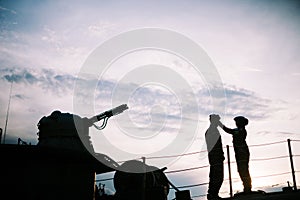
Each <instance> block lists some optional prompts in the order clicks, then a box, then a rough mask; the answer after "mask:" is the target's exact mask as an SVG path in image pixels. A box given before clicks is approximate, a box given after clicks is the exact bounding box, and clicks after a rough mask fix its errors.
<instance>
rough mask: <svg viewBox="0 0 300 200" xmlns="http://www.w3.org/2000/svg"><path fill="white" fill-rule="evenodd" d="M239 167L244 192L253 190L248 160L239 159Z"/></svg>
mask: <svg viewBox="0 0 300 200" xmlns="http://www.w3.org/2000/svg"><path fill="white" fill-rule="evenodd" d="M237 168H238V172H239V175H240V177H241V180H242V182H243V185H244V192H251V188H252V184H251V182H252V181H251V177H250V173H249V163H248V162H247V161H237Z"/></svg>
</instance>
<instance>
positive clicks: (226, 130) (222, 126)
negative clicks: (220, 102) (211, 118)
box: [218, 121, 235, 134]
mask: <svg viewBox="0 0 300 200" xmlns="http://www.w3.org/2000/svg"><path fill="white" fill-rule="evenodd" d="M218 126H220V127H221V128H222V129H223V130H224V131H225V132H226V133H229V134H234V132H235V129H231V128H227V127H226V126H225V125H224V124H222V122H220V121H219V124H218Z"/></svg>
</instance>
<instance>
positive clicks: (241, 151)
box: [205, 114, 252, 200]
mask: <svg viewBox="0 0 300 200" xmlns="http://www.w3.org/2000/svg"><path fill="white" fill-rule="evenodd" d="M209 120H210V126H209V128H208V129H207V131H206V133H205V140H206V145H207V150H208V160H209V164H210V172H209V186H208V194H207V199H208V200H215V199H221V198H220V197H219V195H218V194H219V190H220V188H221V186H222V183H223V178H224V168H223V161H224V160H225V158H224V152H223V146H222V139H221V135H220V133H219V130H218V126H220V127H221V128H222V129H223V130H224V131H225V132H227V133H229V134H231V135H232V138H233V141H232V142H233V148H234V152H235V159H236V162H237V169H238V172H239V175H240V177H241V180H242V181H243V185H244V192H245V193H250V192H251V187H252V186H251V177H250V174H249V156H250V153H249V149H248V145H247V143H246V137H247V131H246V129H245V126H246V125H247V124H248V119H247V118H245V117H243V116H238V117H235V118H234V121H235V123H236V127H237V128H235V129H230V128H227V127H226V126H224V125H223V124H222V123H221V122H220V116H219V115H215V114H212V115H210V116H209Z"/></svg>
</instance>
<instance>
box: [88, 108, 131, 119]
mask: <svg viewBox="0 0 300 200" xmlns="http://www.w3.org/2000/svg"><path fill="white" fill-rule="evenodd" d="M127 109H128V106H127V104H122V105H120V106H117V107H115V108H113V109H110V110H107V111H105V112H103V113H101V114H99V115H96V116H94V117H92V118H90V121H91V123H95V122H97V121H100V120H102V119H105V118H110V117H112V116H114V115H118V114H120V113H122V112H124V111H125V110H127Z"/></svg>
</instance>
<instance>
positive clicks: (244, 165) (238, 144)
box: [219, 116, 252, 193]
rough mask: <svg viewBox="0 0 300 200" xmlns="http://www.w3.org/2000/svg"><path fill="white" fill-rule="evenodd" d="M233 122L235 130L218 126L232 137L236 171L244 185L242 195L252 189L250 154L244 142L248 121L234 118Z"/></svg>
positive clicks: (240, 117)
mask: <svg viewBox="0 0 300 200" xmlns="http://www.w3.org/2000/svg"><path fill="white" fill-rule="evenodd" d="M234 121H235V123H236V127H237V128H235V129H231V128H227V127H226V126H224V125H223V124H222V123H221V122H220V123H219V126H220V127H221V128H222V129H223V130H224V131H225V132H227V133H229V134H231V135H232V138H233V140H232V143H233V148H234V153H235V159H236V162H237V169H238V172H239V175H240V178H241V180H242V182H243V185H244V193H250V192H251V188H252V185H251V177H250V173H249V158H250V152H249V148H248V145H247V142H246V137H247V131H246V128H245V127H246V126H247V125H248V119H247V118H245V117H243V116H237V117H235V118H234Z"/></svg>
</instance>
